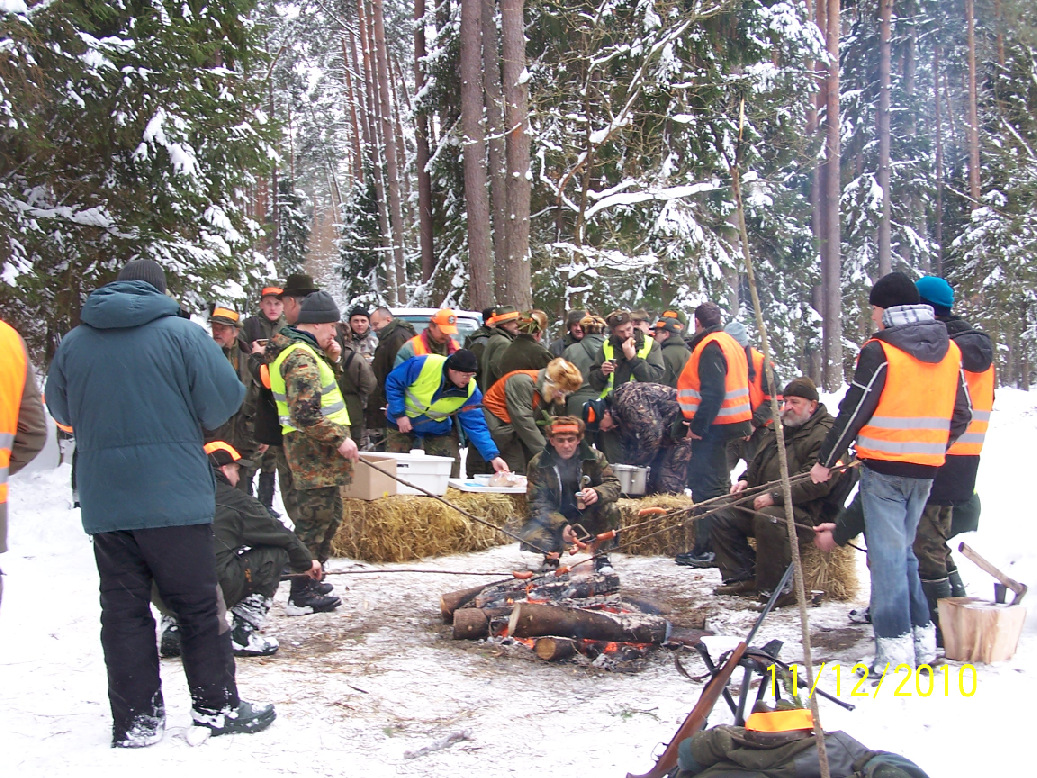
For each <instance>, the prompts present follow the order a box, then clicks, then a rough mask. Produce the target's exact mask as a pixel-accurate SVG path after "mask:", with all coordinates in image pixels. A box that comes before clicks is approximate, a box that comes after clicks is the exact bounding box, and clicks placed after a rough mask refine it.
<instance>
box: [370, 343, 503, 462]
mask: <svg viewBox="0 0 1037 778" xmlns="http://www.w3.org/2000/svg"><path fill="white" fill-rule="evenodd" d="M478 368H479V363H478V360H477V359H476V357H475V354H473V353H472V352H471V351H468V350H467V349H460V350H459V351H455V352H454V353H453V354H451V355H450V356H449V357H444V356H440V355H439V354H428V355H426V356H421V357H411V358H410V359H408V360H407V361H406V362H403V363H401V364H399V365H397V367H396V368H395V369H394V370H393V371H392V372H391V373H389V375H388V376H387V377H386V379H385V397H386V408H385V415H386V416H387V417H388V422H389V437H388V440H387V442H386V451H396V452H403V453H405V452H407V451H410V450H411V449H412V448H421V449H424V451H425V453H426V454H433V455H437V456H447V457H453V459H454V464H453V466H452V467H451V470H450V476H451V477H452V478H457V476H458V474H459V473H460V466H461V453H460V441H459V440H458V435H457V430H455V429H454V426H453V417H454V416H455V415H456V416H457V418H458V420H459V421H460V422H461V429H463V430H464V433H465V435H466V436H467V437H468V439H469V440H470V441H471V443H472V445H474V446H475V447H476V449H478V451H479V453H480V454H481V455H482V457H483V459H485V460H486V461H487V462H489V463H490V464H491V465H493V469H494V471H495V472H500V471H502V470H507V469H508V465H507V463H506V462H505V461H504V460H503V459H502V458H501V456H500V452H499V451H498V450H497V444H496V443H494V442H493V438H492V437H491V436H490V431H489V429H487V427H486V417H485V416H484V415H483V412H482V392H480V391H479V387H478V386H477V385H476V381H475V373H476V371H477V370H478Z"/></svg>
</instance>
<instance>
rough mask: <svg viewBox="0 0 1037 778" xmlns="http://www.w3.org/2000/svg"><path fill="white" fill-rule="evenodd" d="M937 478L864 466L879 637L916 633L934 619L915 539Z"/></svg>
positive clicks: (863, 491)
mask: <svg viewBox="0 0 1037 778" xmlns="http://www.w3.org/2000/svg"><path fill="white" fill-rule="evenodd" d="M932 485H933V482H932V479H927V478H904V477H902V476H894V475H884V474H883V473H877V472H875V471H874V470H872V469H870V468H869V467H867V466H865V467H862V468H861V484H860V491H861V501H862V503H863V505H864V534H865V537H866V539H867V541H868V563H869V566H870V567H871V623H872V625H873V626H874V628H875V637H876V638H893V637H899V636H901V635H909V634H911V628H912V627H924V626H925V625H927V624H928V623H929V606H928V604H927V602H926V599H925V594H924V592H923V591H922V583H921V581H920V580H919V578H918V559H917V558H916V557H915V552H914V551H913V550H912V548H911V545H912V543H913V542H914V539H915V530H917V529H918V520H919V518H920V517H921V515H922V510H923V509H924V508H925V503H926V500H927V499H929V490H930V488H932Z"/></svg>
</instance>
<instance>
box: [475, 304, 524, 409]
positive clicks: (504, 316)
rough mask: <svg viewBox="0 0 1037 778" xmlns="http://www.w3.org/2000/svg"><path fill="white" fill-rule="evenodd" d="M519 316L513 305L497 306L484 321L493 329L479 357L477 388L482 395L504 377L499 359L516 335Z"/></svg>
mask: <svg viewBox="0 0 1037 778" xmlns="http://www.w3.org/2000/svg"><path fill="white" fill-rule="evenodd" d="M521 315H522V314H521V313H519V311H518V309H517V308H516V307H515V306H513V305H498V306H497V307H496V308H494V309H493V316H491V317H490V318H489V319H488V320H487V321H486V323H487V324H489V325H490V326H491V327H492V328H493V334H491V335H490V338H489V340H487V341H486V346H485V347H484V348H483V352H482V355H481V356H480V357H479V388H480V389H481V390H482V392H483V394H485V393H486V392H487V391H488V390H489V388H490V387H491V386H493V384H494V383H495V382H496V381H497V379H499V378H500V377H501V376H503V375H504V371H503V370H501V368H500V359H501V356H502V355H503V354H504V349H506V348H507V347H508V346H509V345H510V344H511V341H513V340H514V339H515V336H516V335H518V328H519V318H520V317H521Z"/></svg>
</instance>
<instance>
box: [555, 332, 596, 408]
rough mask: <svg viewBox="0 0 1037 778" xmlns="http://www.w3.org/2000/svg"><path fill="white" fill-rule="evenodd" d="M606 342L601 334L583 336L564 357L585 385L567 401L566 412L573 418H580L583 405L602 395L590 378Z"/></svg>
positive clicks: (568, 349) (567, 350)
mask: <svg viewBox="0 0 1037 778" xmlns="http://www.w3.org/2000/svg"><path fill="white" fill-rule="evenodd" d="M604 342H605V336H604V335H603V334H601V333H600V332H593V333H589V334H587V335H584V336H583V340H579V341H576V342H575V343H573V344H572V345H571V346H569V347H568V348H567V349H566V350H565V353H564V354H563V355H562V357H563V358H564V359H565V360H566V361H568V362H572V363H573V364H574V365H576V368H577V369H578V370H579V371H580V375H582V376H583V384H581V385H580V388H579V389H577V390H576V391H575V392H573V393H572V394H571V395H569V398H568V399H567V400H566V410H567V411H568V413H569V414H570V415H571V416H580V415H581V414H582V413H583V404H584V403H585V402H587V401H588V400H593V399H594V398H596V397H597V396H598V395H600V394H601V390H600V389H595V388H594V387H593V386H591V384H590V380H589V376H590V374H591V367H593V365H594V357H595V355H596V354H597V353H598V352H599V351H601V346H602V344H603V343H604Z"/></svg>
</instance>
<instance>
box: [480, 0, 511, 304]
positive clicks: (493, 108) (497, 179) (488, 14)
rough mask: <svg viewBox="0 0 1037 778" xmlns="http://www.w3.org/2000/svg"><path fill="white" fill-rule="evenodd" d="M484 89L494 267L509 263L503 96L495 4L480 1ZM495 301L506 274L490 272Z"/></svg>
mask: <svg viewBox="0 0 1037 778" xmlns="http://www.w3.org/2000/svg"><path fill="white" fill-rule="evenodd" d="M482 52H483V53H482V57H483V91H484V92H485V100H486V133H487V135H488V136H489V138H488V139H487V143H488V146H489V177H490V213H491V214H492V216H493V259H494V266H495V267H496V268H504V267H505V266H506V265H507V262H508V244H507V240H508V229H507V222H508V158H507V150H506V148H505V142H504V95H503V93H502V92H501V81H500V79H501V76H500V72H501V70H500V49H499V47H498V46H497V4H496V2H494V0H482ZM493 271H494V267H491V275H492V276H493V286H494V293H495V295H496V299H497V301H498V302H506V301H508V300H509V295H508V274H507V273H505V272H499V273H498V272H493Z"/></svg>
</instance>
